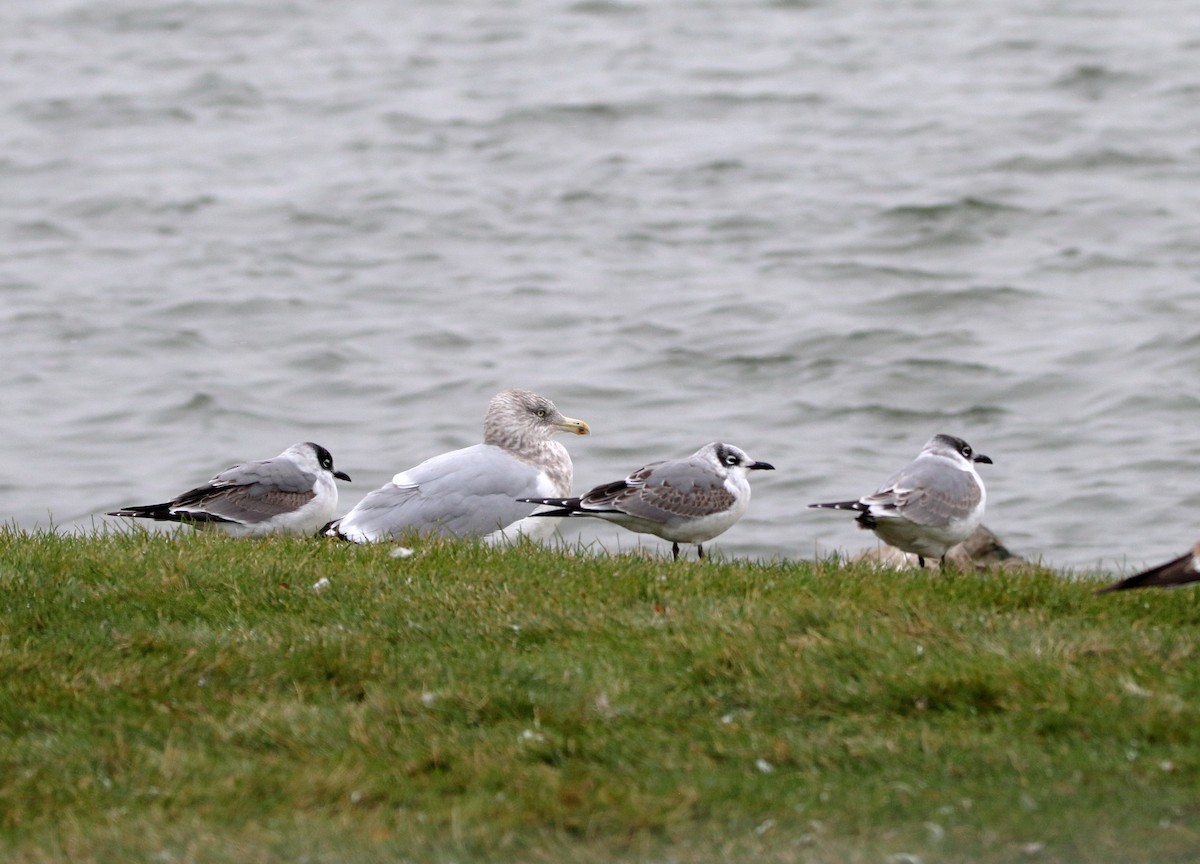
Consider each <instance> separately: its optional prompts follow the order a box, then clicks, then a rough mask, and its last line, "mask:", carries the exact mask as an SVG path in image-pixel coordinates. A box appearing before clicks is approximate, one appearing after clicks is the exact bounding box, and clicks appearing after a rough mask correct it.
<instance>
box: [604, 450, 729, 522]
mask: <svg viewBox="0 0 1200 864" xmlns="http://www.w3.org/2000/svg"><path fill="white" fill-rule="evenodd" d="M601 490H603V491H604V493H605V494H603V495H600V496H597V498H596V499H595V500H593V498H592V496H593V493H595V492H600V491H601ZM605 498H607V501H604V500H603V499H605ZM735 501H736V499H735V498H734V496H733V495H732V494H731V493H730V492H729V491H728V490H727V489H726V488H725V481H724V478H722V477H718V476H717V475H715V474H713V473H712V471H711V470H709V468H708V467H707V465H705V464H704V463H702V462H700V461H699V460H693V459H673V460H671V461H668V462H656V463H652V464H650V465H647V466H646V467H644V468H642V469H640V470H638V471H635V472H634V473H633V474H630V475H629V476H628V477H627V478H625V480H623V481H621V483H613V484H610V485H609V486H607V487H601V489H600V490H593V492H589V493H588V495H587V497H586V499H585V501H584V503H586V504H587V505H588V506H592V505H593V504H596V505H599V504H604V505H605V506H608V507H611V508H613V509H617V510H620V511H621V512H623V513H627V514H629V515H630V516H636V517H637V518H639V519H645V520H646V521H648V522H658V523H666V522H671V521H674V520H676V519H680V518H699V517H702V516H710V515H712V514H714V513H721V512H724V511H725V510H728V509H729V508H730V507H732V506H733V505H734V503H735Z"/></svg>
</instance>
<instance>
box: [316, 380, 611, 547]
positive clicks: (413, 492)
mask: <svg viewBox="0 0 1200 864" xmlns="http://www.w3.org/2000/svg"><path fill="white" fill-rule="evenodd" d="M556 432H569V433H571V434H574V435H587V434H590V432H591V429H590V427H589V426H588V424H587V423H585V422H584V421H582V420H575V419H573V418H571V417H565V416H563V414H562V412H560V411H559V410H558V408H557V407H555V405H554V403H553V402H551V401H550V400H549V399H547V398H545V397H544V396H539V395H537V394H536V393H531V392H529V391H528V390H505V391H503V392H501V393H498V394H496V396H494V397H493V398H492V401H491V403H490V404H489V405H488V410H487V414H486V415H485V416H484V419H483V443H482V444H476V445H474V446H472V447H466V448H464V449H462V450H453V451H451V452H449V453H443V454H441V455H440V456H434V457H433V458H431V459H427V460H426V461H424V462H422V463H421V464H419V465H417V466H415V467H413V468H409V469H408V470H407V471H402V472H400V473H399V474H397V475H396V476H394V477H393V478H392V480H391V482H390V483H387V484H385V485H384V486H382V487H380V488H379V489H376V490H375V491H374V492H371V493H370V494H368V495H367V496H366V497H365V498H363V499H362V501H360V502H358V504H357V505H356V506H355V507H354V509H352V510H351V511H350V512H349V513H347V514H346V515H345V516H343V517H342V518H341V519H338V520H336V521H335V522H332V523H330V524H329V525H328V526H327V527H326V529H325V532H324V533H326V534H327V535H329V536H331V537H340V538H342V539H344V540H352V541H354V542H356V543H371V542H375V541H379V540H389V539H400V538H402V537H404V536H405V535H407V534H420V535H441V536H446V537H484V538H488V539H495V538H497V537H501V536H503V537H514V536H516V535H517V534H523V535H526V536H529V537H532V538H533V539H542V538H544V537H546V536H549V535H550V534H551V533H553V531H554V528H555V524H556V523H555V522H554V521H543V520H532V521H531V520H528V519H526V517H528V516H529V515H530V514H531V513H533V511H534V510H535V509H536V508H535V507H534V506H533V505H531V504H527V503H522V502H521V501H519V500H518V499H521V498H533V497H540V496H552V495H569V494H570V493H571V475H572V467H571V457H570V455H569V454H568V453H567V448H566V447H564V446H563V445H562V444H560V443H559V442H557V441H554V440H552V439H551V436H552V435H554V434H555V433H556Z"/></svg>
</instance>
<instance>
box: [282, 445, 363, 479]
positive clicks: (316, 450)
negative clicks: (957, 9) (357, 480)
mask: <svg viewBox="0 0 1200 864" xmlns="http://www.w3.org/2000/svg"><path fill="white" fill-rule="evenodd" d="M279 455H281V456H290V457H292V459H294V460H295V462H296V464H297V465H299V466H300V469H301V470H302V471H305V472H307V473H309V474H318V473H320V472H322V471H325V472H327V473H329V474H332V475H333V476H334V477H336V478H338V479H339V480H346V481H349V480H350V475H349V474H347V473H346V472H345V471H335V470H334V468H333V456H332V455H330V453H329V451H328V450H326V449H325V448H324V447H322V446H321V445H320V444H314V443H312V442H311V441H303V442H301V443H300V444H293V445H292V446H291V447H289V448H288V449H286V450H284V451H283V452H282V453H281V454H279Z"/></svg>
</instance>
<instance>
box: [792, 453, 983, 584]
mask: <svg viewBox="0 0 1200 864" xmlns="http://www.w3.org/2000/svg"><path fill="white" fill-rule="evenodd" d="M976 462H983V463H985V464H988V465H990V464H992V460H991V459H989V458H988V457H987V456H984V455H983V454H981V453H975V452H974V451H973V450H972V449H971V445H970V444H968V443H967V442H966V441H964V440H962V439H961V438H955V437H954V436H953V435H934V436H933V437H932V438H930V439H929V441H928V442H927V443H926V444H925V447H924V449H922V450H921V452H920V454H919V455H918V456H917V458H916V459H914V460H913V461H912V462H909V463H908V464H907V465H905V466H904V467H903V468H901V469H900V470H899V471H897V472H896V473H895V474H893V475H892V476H891V477H889V478H888V479H887V482H885V483H884V484H883V485H882V486H880V487H879V488H878V489H877V490H875V492H874V493H873V494H871V495H866V496H864V497H862V498H859V499H858V500H857V501H835V502H832V503H829V504H809V505H808V506H809V507H816V508H825V509H830V510H855V511H858V513H859V516H858V519H857V520H855V521H857V522H858V525H859V527H860V528H869V529H870V530H872V531H874V532H875V533H876V534H877V535H878V536H879V539H881V540H882V541H883V542H884V543H887V544H888V545H889V546H895V547H896V548H897V549H901V550H903V551H905V552H912V553H914V554H915V555H916V556H917V561H918V562H920V564H921V566H922V567H924V566H925V559H926V558H939V559H940V558H942V557H943V556H944V555H945V554H946V550H947V549H949V548H950V547H951V546H955V545H957V544H959V543H961V542H962V541H963V540H966V539H967V537H969V536H970V534H971V532H972V531H974V530H975V529H976V528H978V527H979V523H980V522H982V521H983V510H984V505H985V504H986V502H987V492H986V491H985V490H984V488H983V480H981V479H980V477H979V474H978V472H976V470H975V463H976Z"/></svg>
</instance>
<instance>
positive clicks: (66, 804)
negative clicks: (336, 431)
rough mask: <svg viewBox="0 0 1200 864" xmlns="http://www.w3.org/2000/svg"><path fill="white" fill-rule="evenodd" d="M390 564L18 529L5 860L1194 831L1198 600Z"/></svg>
mask: <svg viewBox="0 0 1200 864" xmlns="http://www.w3.org/2000/svg"><path fill="white" fill-rule="evenodd" d="M388 553H389V549H388V548H387V547H367V548H362V547H352V546H343V545H339V544H335V543H332V542H330V543H326V542H320V541H316V540H303V539H272V540H264V541H230V540H227V539H225V538H222V537H215V536H207V535H195V536H192V535H189V534H181V535H179V536H178V537H169V536H162V535H147V534H141V533H137V534H131V535H107V536H95V537H65V536H56V535H54V534H24V533H20V532H16V531H12V530H9V531H0V729H2V734H0V820H2V821H0V860H4V861H6V862H43V861H68V860H69V861H72V862H87V861H127V860H136V861H156V862H193V861H194V862H243V861H250V862H257V861H263V862H274V861H306V862H358V861H366V862H376V861H378V862H385V861H386V862H397V861H413V862H452V861H453V862H472V861H514V862H515V861H520V862H564V861H572V862H600V861H646V862H668V861H674V862H684V864H686V862H715V861H730V862H734V861H736V862H742V861H750V860H758V861H763V862H774V861H780V862H915V861H918V860H919V861H920V862H924V864H929V862H941V861H945V862H952V861H953V862H958V861H970V862H1005V861H1038V862H1079V861H1089V862H1109V861H1111V862H1156V864H1163V862H1183V861H1189V862H1190V861H1194V860H1195V858H1196V850H1197V849H1198V848H1200V663H1198V662H1197V657H1196V656H1195V634H1196V632H1197V626H1198V625H1200V605H1198V604H1197V602H1196V595H1195V593H1194V592H1193V591H1190V590H1186V589H1185V590H1180V591H1174V592H1154V591H1143V592H1130V593H1128V594H1120V595H1109V596H1102V597H1096V596H1094V595H1093V594H1092V593H1091V592H1092V589H1094V588H1095V587H1096V586H1097V585H1099V584H1101V583H1100V582H1098V581H1088V580H1075V579H1064V578H1061V577H1060V576H1059V575H1056V574H1055V573H1053V572H1051V571H1048V570H1041V569H1030V570H1028V571H1021V572H1007V573H999V574H993V575H986V576H974V575H972V576H962V575H957V576H950V575H946V576H942V575H939V574H938V573H936V571H934V572H920V571H911V572H887V571H875V570H872V569H870V568H867V567H851V568H846V569H839V568H838V567H837V566H836V563H835V562H820V563H816V564H813V563H811V562H788V563H770V564H768V563H752V562H742V561H719V560H717V561H706V562H701V563H696V562H688V563H683V562H681V563H679V564H673V563H672V562H670V561H668V560H665V559H657V558H642V557H635V556H613V557H606V556H589V555H572V554H569V553H566V552H561V551H553V550H547V549H543V548H540V547H535V546H519V547H516V548H511V549H503V550H493V549H488V548H485V547H481V546H477V545H471V544H436V545H432V546H428V547H424V548H421V549H419V550H418V552H417V554H416V555H415V556H413V557H411V558H407V559H397V558H392V557H390V556H389V554H388ZM322 578H327V579H329V580H330V584H329V586H328V587H327V588H325V589H324V590H321V591H316V590H313V587H312V586H313V584H314V583H316V582H317V581H318V580H319V579H322Z"/></svg>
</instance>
